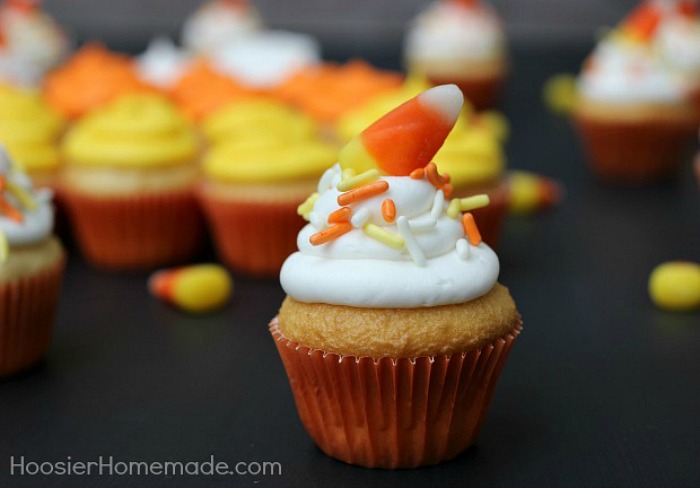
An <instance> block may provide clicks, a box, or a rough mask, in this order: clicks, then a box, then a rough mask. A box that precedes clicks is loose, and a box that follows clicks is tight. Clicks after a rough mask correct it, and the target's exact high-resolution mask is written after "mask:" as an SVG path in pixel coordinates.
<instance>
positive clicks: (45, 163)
mask: <svg viewBox="0 0 700 488" xmlns="http://www.w3.org/2000/svg"><path fill="white" fill-rule="evenodd" d="M63 127H64V121H63V119H62V118H61V117H60V116H59V114H58V113H57V112H56V111H54V110H53V109H52V108H51V107H49V106H48V105H47V104H46V103H45V102H44V101H43V100H42V99H41V97H40V96H39V94H38V93H36V92H34V91H30V90H27V89H23V88H13V87H9V86H4V85H0V141H3V143H4V144H5V145H6V147H7V150H8V151H9V152H10V154H12V156H13V158H14V159H15V161H17V163H18V164H19V166H21V167H22V168H23V169H25V170H27V171H29V172H32V171H41V170H50V169H53V168H55V167H57V166H58V163H59V155H58V146H57V144H58V138H59V137H60V135H61V132H62V131H63Z"/></svg>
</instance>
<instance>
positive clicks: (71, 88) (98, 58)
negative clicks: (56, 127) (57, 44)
mask: <svg viewBox="0 0 700 488" xmlns="http://www.w3.org/2000/svg"><path fill="white" fill-rule="evenodd" d="M145 88H146V86H145V84H144V83H143V82H142V81H141V80H139V78H138V76H137V75H136V70H135V69H134V66H133V64H132V62H131V60H130V59H129V58H128V57H127V56H123V55H120V54H116V53H112V52H110V51H108V50H107V49H105V48H104V47H103V46H101V45H99V44H88V45H86V46H84V47H83V48H81V49H80V50H79V51H78V52H77V53H76V54H75V55H74V56H73V57H72V58H71V59H70V60H69V61H68V62H67V63H66V64H64V65H63V66H61V67H60V68H58V69H56V70H55V71H53V72H51V73H50V74H49V75H48V76H47V78H46V80H45V82H44V94H45V96H46V99H47V100H48V102H49V103H50V104H51V105H53V106H54V107H55V108H56V109H57V110H59V111H60V112H61V113H63V114H64V115H65V116H67V117H69V118H77V117H79V116H81V115H84V114H85V113H87V112H89V111H91V110H94V109H95V108H97V107H101V106H102V105H104V104H105V103H108V102H110V101H112V100H114V99H115V98H117V97H118V96H120V95H122V94H124V93H128V92H132V91H143V90H144V89H145Z"/></svg>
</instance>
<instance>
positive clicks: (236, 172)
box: [198, 100, 337, 276]
mask: <svg viewBox="0 0 700 488" xmlns="http://www.w3.org/2000/svg"><path fill="white" fill-rule="evenodd" d="M203 127H204V131H205V134H207V135H208V137H209V138H210V140H212V141H217V140H218V141H221V140H223V141H225V142H219V143H216V142H215V143H214V145H213V147H212V148H211V149H210V150H209V152H208V154H207V155H206V156H205V159H204V163H203V173H204V175H203V181H202V184H201V185H200V187H199V192H198V193H199V198H200V201H201V203H202V208H203V209H204V213H205V215H206V217H207V220H208V222H209V227H210V229H211V233H212V236H213V240H214V244H215V246H216V249H217V251H218V254H219V256H220V258H221V260H222V261H223V262H224V263H226V265H228V266H229V267H231V268H233V269H234V270H237V271H241V272H243V273H247V274H251V275H257V276H274V275H276V274H277V273H278V272H279V269H280V267H281V266H282V263H283V261H284V260H285V258H286V257H287V256H288V255H289V254H291V253H292V252H294V250H295V249H296V236H297V234H298V232H299V230H300V229H301V228H302V227H303V225H304V221H303V219H302V218H301V217H300V216H299V215H298V214H297V207H298V206H299V202H301V201H303V200H304V199H305V198H306V196H307V195H308V194H309V193H310V192H311V191H312V190H313V189H314V188H315V187H316V179H317V178H318V177H319V175H321V173H322V172H323V171H324V169H326V168H327V167H328V166H329V165H331V164H332V163H333V161H335V159H336V157H337V149H336V147H335V146H333V145H331V144H329V143H327V142H324V141H323V140H322V139H321V138H320V137H319V136H318V135H317V134H318V127H317V125H316V124H315V123H313V122H312V121H311V120H310V119H309V118H308V117H306V116H304V115H303V114H301V113H297V112H295V111H293V110H291V109H289V108H288V107H285V106H283V105H280V104H276V103H275V102H272V101H265V100H257V101H249V102H243V103H240V104H233V105H231V106H230V107H227V108H226V109H224V111H222V112H221V113H220V114H217V115H216V116H214V117H213V118H211V119H210V120H207V121H206V122H205V123H204V125H203Z"/></svg>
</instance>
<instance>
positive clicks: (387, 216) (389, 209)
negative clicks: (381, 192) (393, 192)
mask: <svg viewBox="0 0 700 488" xmlns="http://www.w3.org/2000/svg"><path fill="white" fill-rule="evenodd" d="M382 217H384V220H386V221H387V222H389V223H392V222H393V221H394V220H396V205H395V204H394V201H393V200H392V199H391V198H387V199H386V200H384V201H383V202H382Z"/></svg>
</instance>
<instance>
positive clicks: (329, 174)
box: [317, 166, 339, 193]
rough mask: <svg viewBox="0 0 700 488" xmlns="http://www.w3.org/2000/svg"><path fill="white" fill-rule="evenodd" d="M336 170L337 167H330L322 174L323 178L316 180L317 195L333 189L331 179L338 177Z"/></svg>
mask: <svg viewBox="0 0 700 488" xmlns="http://www.w3.org/2000/svg"><path fill="white" fill-rule="evenodd" d="M338 174H339V173H338V168H337V166H331V167H330V168H328V169H327V170H326V172H325V173H323V176H321V179H320V180H318V188H317V191H318V192H319V193H323V192H325V191H326V190H330V189H331V188H333V187H334V186H335V185H333V179H334V178H335V177H336V176H337V175H338Z"/></svg>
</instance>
